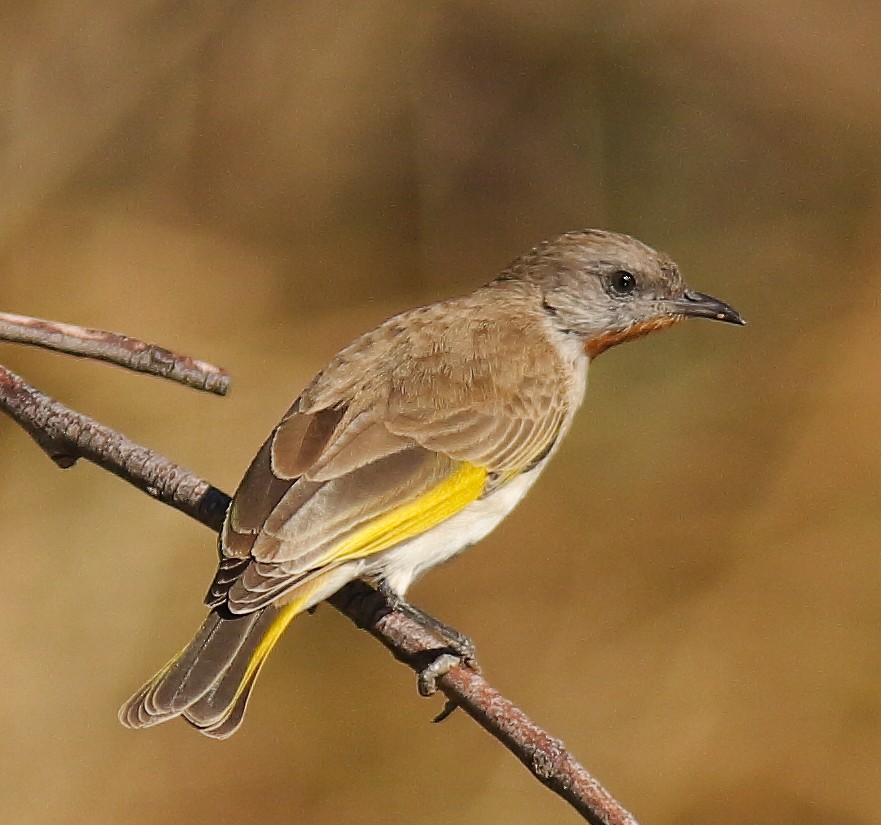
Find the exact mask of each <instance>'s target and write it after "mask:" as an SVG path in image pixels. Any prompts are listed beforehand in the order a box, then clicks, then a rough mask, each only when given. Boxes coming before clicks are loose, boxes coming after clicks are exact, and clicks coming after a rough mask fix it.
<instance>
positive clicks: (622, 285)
mask: <svg viewBox="0 0 881 825" xmlns="http://www.w3.org/2000/svg"><path fill="white" fill-rule="evenodd" d="M609 289H611V290H612V292H614V293H615V294H616V295H630V293H631V292H633V290H634V289H636V277H635V276H634V275H633V273H632V272H628V271H627V270H626V269H619V270H618V271H617V272H613V273H612V274H611V275H610V276H609Z"/></svg>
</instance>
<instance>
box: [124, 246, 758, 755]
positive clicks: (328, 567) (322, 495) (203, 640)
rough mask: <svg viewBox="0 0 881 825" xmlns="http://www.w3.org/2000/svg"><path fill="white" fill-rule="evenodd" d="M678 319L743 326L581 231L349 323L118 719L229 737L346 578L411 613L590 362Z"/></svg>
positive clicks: (631, 252)
mask: <svg viewBox="0 0 881 825" xmlns="http://www.w3.org/2000/svg"><path fill="white" fill-rule="evenodd" d="M689 317H698V318H709V319H715V320H718V321H724V322H728V323H732V324H743V323H745V322H744V321H743V319H742V318H741V316H740V314H739V313H738V312H737V311H736V310H734V309H733V308H732V307H731V306H729V305H728V304H726V303H725V302H723V301H721V300H719V299H717V298H713V297H712V296H710V295H707V294H704V293H701V292H695V291H693V290H692V289H690V288H689V287H688V286H686V284H685V281H684V280H683V278H682V275H681V274H680V272H679V268H678V267H677V265H676V264H675V263H674V262H673V260H671V259H670V258H669V257H668V256H667V255H665V254H663V253H660V252H657V251H655V250H654V249H652V248H651V247H649V246H647V245H645V244H644V243H642V242H640V241H638V240H636V239H635V238H633V237H631V236H629V235H624V234H619V233H615V232H610V231H605V230H598V229H587V230H581V231H576V232H567V233H565V234H563V235H561V236H559V237H557V238H555V239H553V240H550V241H545V242H543V243H541V244H539V245H538V246H536V247H535V248H534V249H532V250H531V251H529V252H528V253H526V254H524V255H521V256H520V257H518V258H515V259H514V260H513V261H512V262H511V263H510V264H509V265H508V266H507V267H506V268H505V269H504V270H503V271H502V272H501V274H500V275H498V277H496V278H495V279H494V280H492V281H490V282H489V283H488V284H486V285H484V286H481V287H479V288H478V289H477V290H475V291H474V292H472V293H471V294H468V295H465V296H461V297H454V298H450V299H446V300H441V301H439V302H437V303H433V304H430V305H427V306H422V307H419V308H417V309H412V310H409V311H405V312H402V313H400V314H398V315H395V316H393V317H392V318H389V319H388V320H387V321H385V322H384V323H381V324H380V325H379V326H377V327H376V328H374V329H373V330H371V331H369V332H367V333H365V334H363V335H362V336H361V337H359V338H357V339H356V340H355V341H354V342H353V343H351V344H349V345H348V346H347V347H345V348H344V349H342V350H341V351H340V352H339V353H338V354H337V355H336V356H335V357H334V358H333V359H332V360H331V361H330V362H329V363H328V365H327V366H326V367H325V368H324V369H323V370H321V371H320V372H319V373H318V374H317V375H316V376H315V378H314V379H313V380H312V382H311V383H310V384H309V385H308V386H307V387H306V389H305V390H304V391H303V392H302V394H301V395H300V396H299V397H298V398H297V399H296V401H295V402H294V404H293V405H292V406H291V407H290V409H288V410H287V412H286V413H285V414H284V416H283V417H282V418H281V421H280V422H279V423H278V425H277V426H276V427H275V428H274V429H273V430H272V432H271V433H270V435H269V437H268V438H267V440H266V441H265V442H264V443H263V445H262V447H261V448H260V450H259V452H258V453H257V455H256V457H255V458H254V460H253V462H252V463H251V465H250V467H249V468H248V470H247V472H246V473H245V475H244V477H243V479H242V481H241V483H240V484H239V487H238V489H237V491H236V493H235V495H234V497H233V499H232V503H231V504H230V506H229V509H228V511H227V513H226V516H225V521H224V524H223V528H222V530H221V532H220V536H219V542H218V544H219V554H220V562H219V566H218V568H217V572H216V574H215V576H214V579H213V581H212V583H211V586H210V587H209V589H208V593H207V596H206V598H205V602H206V605H207V606H208V608H209V609H210V611H209V613H208V616H207V618H206V619H205V621H204V622H203V624H202V626H201V627H200V629H199V630H198V632H197V633H196V635H195V637H194V638H193V639H192V641H191V642H190V643H189V644H188V645H187V646H186V647H185V648H184V649H183V650H182V651H181V652H180V653H179V654H178V655H177V656H175V657H174V658H173V659H172V660H171V661H170V662H169V663H168V664H167V665H166V666H165V667H163V668H162V669H161V670H160V671H159V672H158V673H157V674H156V675H155V676H154V677H153V678H152V679H150V681H148V682H147V683H146V684H145V685H143V686H142V687H141V688H140V690H138V692H137V693H135V694H134V696H132V697H131V699H129V700H128V702H126V703H125V704H124V705H123V706H122V708H121V709H120V712H119V718H120V721H121V722H122V723H123V725H125V726H127V727H130V728H146V727H150V726H152V725H156V724H159V723H162V722H165V721H167V720H169V719H173V718H176V717H182V718H183V719H185V720H186V721H187V722H189V723H190V724H191V725H193V726H194V727H195V728H197V729H198V730H199V731H200V732H201V733H203V734H205V735H207V736H210V737H213V738H217V739H224V738H226V737H228V736H230V735H232V734H233V733H234V732H235V731H236V730H237V729H238V728H239V726H240V725H241V723H242V719H243V716H244V713H245V708H246V705H247V703H248V699H249V696H250V694H251V690H252V688H253V686H254V683H255V681H256V679H257V676H258V674H259V673H260V670H261V668H262V667H263V665H264V663H265V662H266V659H267V657H268V655H269V653H270V652H271V651H272V649H273V647H274V646H275V644H276V642H277V641H278V639H279V637H280V636H281V634H282V632H283V631H284V630H285V628H286V627H287V626H288V624H289V623H290V622H291V620H292V619H293V618H294V617H296V616H297V615H299V614H301V613H303V612H305V611H309V610H311V609H313V608H314V607H315V606H316V605H318V603H319V602H321V601H323V600H324V599H326V598H328V597H329V596H331V595H333V594H334V593H335V592H336V591H338V590H339V589H340V588H342V587H343V586H344V585H346V584H347V583H349V582H351V581H353V580H355V579H362V580H365V581H367V582H369V583H372V584H375V585H377V586H378V587H379V589H380V590H381V591H382V593H383V594H385V595H386V596H387V598H388V600H389V604H390V606H391V607H392V608H394V609H401V610H404V611H405V612H406V611H407V610H408V609H409V610H410V612H411V613H412V615H414V616H415V617H416V618H417V619H418V618H420V617H421V618H426V614H423V613H422V612H421V611H418V609H417V608H415V607H412V606H411V605H409V603H408V602H407V601H406V593H407V590H408V588H409V587H410V585H411V584H412V583H413V582H414V581H415V580H416V579H418V578H419V577H420V576H422V575H423V574H424V573H426V572H427V571H428V570H430V569H431V568H433V567H435V566H436V565H439V564H441V563H443V562H446V561H447V560H449V559H451V558H452V557H454V556H456V555H457V554H459V553H460V552H461V551H463V550H464V549H465V548H467V547H469V546H470V545H472V544H474V543H475V542H477V541H479V540H480V539H482V538H483V537H485V536H486V535H487V534H488V533H489V532H490V531H491V530H493V528H495V527H496V525H498V524H499V522H501V521H502V519H504V518H505V517H506V516H507V515H508V514H509V513H510V512H511V510H512V509H513V508H514V507H515V506H516V505H517V503H518V502H519V501H520V500H521V499H522V498H523V496H524V495H525V494H526V493H527V491H528V490H529V489H530V487H532V485H533V484H534V483H535V481H536V479H537V478H538V477H539V475H540V474H541V473H542V471H543V470H544V468H545V467H546V466H547V463H548V461H549V460H550V459H551V458H552V457H553V455H554V453H556V451H557V450H558V448H559V446H560V444H561V442H562V441H563V439H564V437H565V436H566V434H567V433H568V432H569V430H570V428H571V426H572V422H573V418H574V417H575V414H576V411H577V410H578V408H579V406H580V404H581V402H582V398H583V396H584V394H585V389H586V385H587V373H588V367H589V365H590V363H591V362H592V361H593V360H594V359H595V358H597V357H598V356H599V355H601V354H602V353H603V352H605V351H606V350H608V349H609V348H611V347H613V346H616V345H618V344H621V343H624V342H626V341H631V340H634V339H636V338H640V337H642V336H644V335H647V334H648V333H650V332H653V331H655V330H660V329H663V328H665V327H669V326H672V325H673V324H675V323H677V322H678V321H680V320H682V319H684V318H689ZM435 629H437V630H438V632H439V635H440V636H442V637H444V638H446V639H448V640H450V641H454V642H455V641H458V642H461V641H462V640H463V639H467V637H462V636H461V635H459V637H458V639H457V638H456V635H457V634H456V632H455V631H453V630H452V628H447V626H446V625H442V624H441V623H440V622H437V623H436V626H435ZM444 630H448V631H449V634H448V635H446V636H445V634H444Z"/></svg>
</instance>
